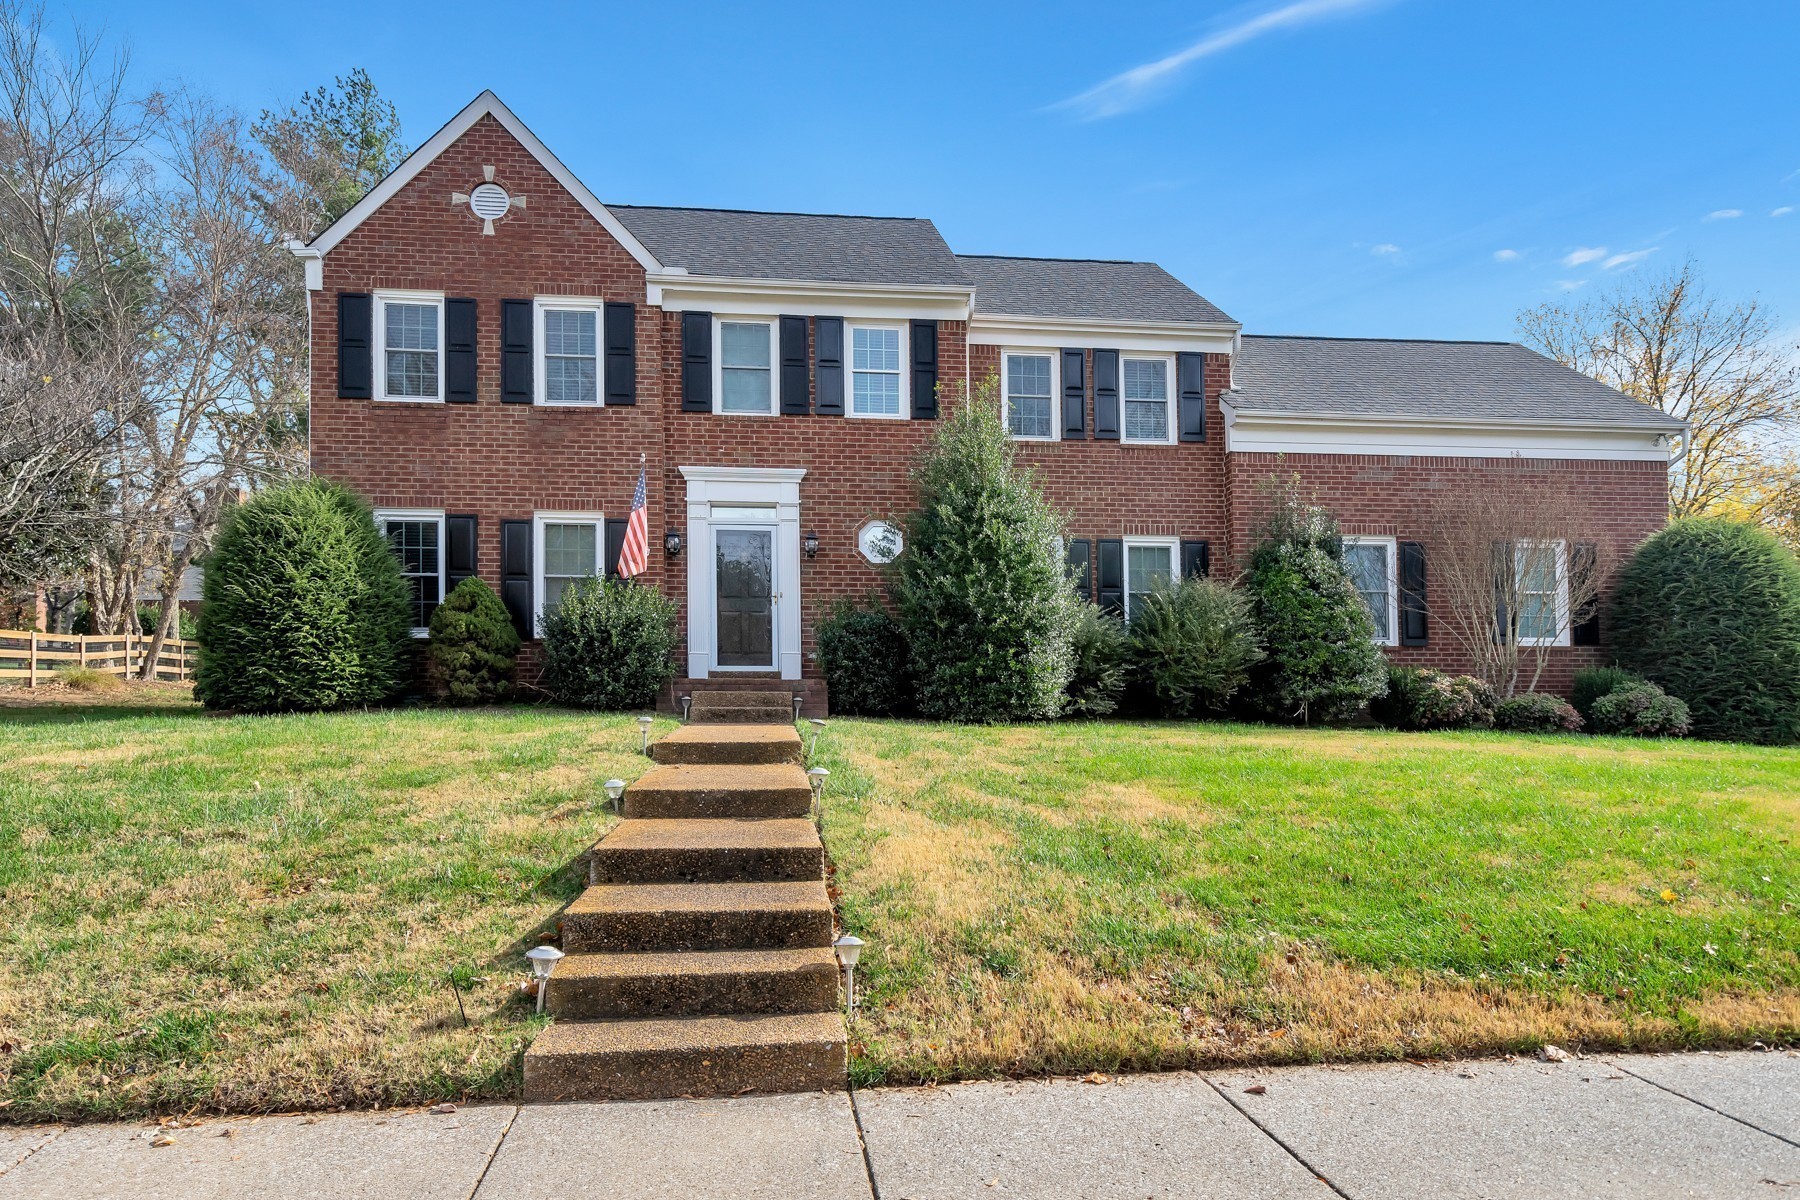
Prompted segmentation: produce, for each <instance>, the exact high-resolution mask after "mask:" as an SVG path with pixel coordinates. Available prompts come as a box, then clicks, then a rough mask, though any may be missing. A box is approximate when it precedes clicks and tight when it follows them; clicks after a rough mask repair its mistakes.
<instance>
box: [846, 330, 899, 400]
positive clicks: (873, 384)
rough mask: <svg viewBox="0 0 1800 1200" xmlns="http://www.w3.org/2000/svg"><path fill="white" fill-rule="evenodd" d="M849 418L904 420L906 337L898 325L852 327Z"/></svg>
mask: <svg viewBox="0 0 1800 1200" xmlns="http://www.w3.org/2000/svg"><path fill="white" fill-rule="evenodd" d="M847 332H848V333H849V340H850V415H851V416H853V417H889V418H893V417H904V416H905V415H906V410H905V409H904V407H902V405H903V403H904V397H905V393H906V389H905V386H904V380H905V376H904V375H903V374H902V366H903V364H904V363H905V362H906V333H905V331H904V330H902V329H901V328H900V326H898V325H852V326H850V328H849V330H848V331H847Z"/></svg>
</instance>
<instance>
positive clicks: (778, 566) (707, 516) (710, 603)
mask: <svg viewBox="0 0 1800 1200" xmlns="http://www.w3.org/2000/svg"><path fill="white" fill-rule="evenodd" d="M681 475H682V478H684V479H686V480H687V508H688V521H687V534H686V541H687V559H688V562H687V594H688V656H687V666H688V671H687V673H688V678H690V679H706V678H709V677H710V676H713V675H717V674H730V668H726V669H725V670H724V671H721V670H720V668H719V667H718V666H717V665H716V664H717V661H718V630H719V624H718V612H717V598H718V590H717V581H716V580H715V579H714V577H713V566H714V560H713V524H714V519H715V509H716V510H718V512H717V517H718V523H719V524H721V525H741V524H745V523H746V520H745V519H746V518H747V517H750V516H751V515H752V512H751V511H750V510H754V511H755V513H756V515H758V516H761V517H762V518H763V519H762V520H758V521H755V522H754V523H755V524H762V523H763V520H766V521H767V522H768V523H769V524H770V525H771V526H772V527H773V528H774V530H775V563H774V567H775V572H774V582H773V589H772V590H773V591H774V593H775V602H774V611H775V617H774V625H775V631H774V632H775V663H776V668H777V669H778V670H779V671H780V673H781V678H783V679H798V678H800V663H801V650H800V642H801V630H800V481H801V479H803V478H805V476H806V470H805V468H802V467H682V468H681ZM764 514H766V515H764Z"/></svg>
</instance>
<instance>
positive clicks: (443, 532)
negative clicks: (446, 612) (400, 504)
mask: <svg viewBox="0 0 1800 1200" xmlns="http://www.w3.org/2000/svg"><path fill="white" fill-rule="evenodd" d="M374 515H375V527H376V528H377V529H379V530H381V540H382V541H384V542H385V541H386V540H387V536H388V531H387V523H388V522H389V521H435V522H436V523H437V530H438V603H439V604H442V603H443V602H444V593H445V590H446V587H445V585H446V584H447V583H448V582H449V578H450V565H449V558H450V554H449V550H450V547H449V546H448V545H447V544H446V541H445V539H446V538H447V537H448V536H449V530H448V529H446V528H445V525H444V510H443V509H441V508H378V509H376V510H375V514H374ZM409 603H410V601H409ZM410 632H411V633H412V635H413V636H414V637H416V638H422V637H430V636H431V627H430V626H426V625H415V626H413V627H412V629H411V631H410Z"/></svg>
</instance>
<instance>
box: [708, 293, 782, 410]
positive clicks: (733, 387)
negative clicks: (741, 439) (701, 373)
mask: <svg viewBox="0 0 1800 1200" xmlns="http://www.w3.org/2000/svg"><path fill="white" fill-rule="evenodd" d="M776 328H777V323H776V321H775V320H774V318H772V317H715V318H713V330H714V337H713V345H714V347H715V348H716V349H717V350H718V353H717V354H715V355H713V396H714V397H715V399H714V400H713V409H714V411H715V412H722V413H740V414H742V413H748V414H750V415H753V416H768V415H770V414H772V413H774V412H775V411H776V404H777V402H778V401H779V399H780V392H781V379H780V376H779V375H778V374H777V373H776V370H775V364H776V363H777V362H778V361H780V355H779V352H778V351H777V349H776V346H775V331H776Z"/></svg>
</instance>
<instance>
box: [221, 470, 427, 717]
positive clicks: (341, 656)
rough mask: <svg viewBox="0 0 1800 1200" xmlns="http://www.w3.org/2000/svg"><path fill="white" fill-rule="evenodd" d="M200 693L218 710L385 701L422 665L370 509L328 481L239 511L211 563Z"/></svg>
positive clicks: (271, 494) (396, 566)
mask: <svg viewBox="0 0 1800 1200" xmlns="http://www.w3.org/2000/svg"><path fill="white" fill-rule="evenodd" d="M202 594H203V595H204V597H205V600H206V603H205V605H204V606H203V607H202V608H201V610H200V619H199V622H198V628H197V630H196V633H197V635H198V637H199V641H200V665H199V668H198V670H197V671H196V673H195V679H194V694H195V696H196V697H198V698H199V699H200V701H201V702H202V703H204V704H205V705H206V706H207V707H209V708H228V709H238V710H241V711H244V712H296V711H311V710H322V709H334V708H345V707H348V706H352V705H360V704H379V703H381V702H382V701H384V700H387V699H389V698H391V697H392V696H393V695H394V694H395V693H397V692H398V691H399V690H400V688H401V685H402V684H403V683H404V682H405V679H406V669H407V666H408V664H409V663H410V662H411V637H410V627H411V624H412V615H411V612H412V605H411V600H410V596H409V594H408V592H407V587H406V581H405V579H403V578H402V577H401V575H400V563H399V561H398V560H397V559H396V558H395V557H394V553H393V551H392V550H391V549H390V548H389V546H388V543H387V540H386V539H385V538H383V537H382V536H381V532H380V531H379V530H378V529H376V527H375V519H374V517H373V515H371V513H370V511H369V507H368V506H367V505H366V504H364V503H363V502H362V501H361V500H359V499H358V498H357V497H356V496H354V495H353V494H351V493H350V492H349V491H347V490H345V489H344V488H341V487H338V486H337V485H336V484H332V483H327V482H325V481H324V480H321V479H312V480H307V481H304V482H301V483H293V484H288V485H286V486H284V487H279V488H274V489H272V490H270V491H267V492H263V493H261V494H260V495H257V496H254V497H252V498H251V499H250V500H248V501H246V502H245V503H243V504H240V505H238V506H236V507H235V508H232V509H230V510H229V511H228V512H227V513H226V514H225V520H224V523H223V525H222V526H221V528H220V530H219V536H218V540H217V541H216V542H215V543H214V548H213V552H212V553H211V554H210V555H208V556H207V559H206V582H205V585H204V590H203V593H202Z"/></svg>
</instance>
